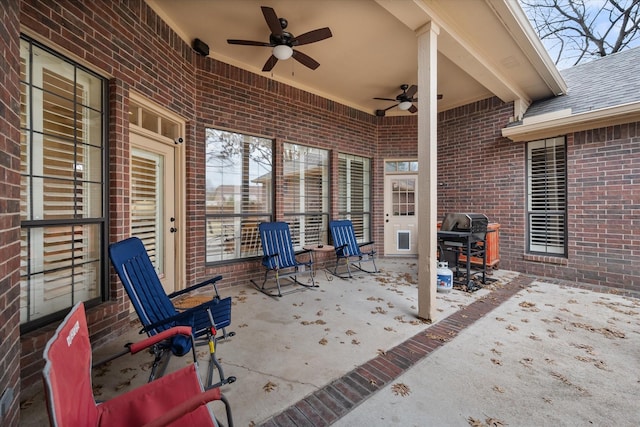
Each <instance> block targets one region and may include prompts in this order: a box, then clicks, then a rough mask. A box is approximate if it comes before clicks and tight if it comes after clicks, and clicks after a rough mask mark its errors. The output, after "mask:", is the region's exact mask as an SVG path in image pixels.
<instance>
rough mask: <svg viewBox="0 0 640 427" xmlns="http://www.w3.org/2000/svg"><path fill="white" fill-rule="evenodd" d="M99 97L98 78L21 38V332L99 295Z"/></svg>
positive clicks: (101, 197)
mask: <svg viewBox="0 0 640 427" xmlns="http://www.w3.org/2000/svg"><path fill="white" fill-rule="evenodd" d="M104 91H105V81H104V79H102V78H101V77H99V76H97V75H94V74H92V73H90V72H89V71H87V70H84V69H82V68H81V67H80V66H79V65H77V64H74V63H73V62H71V61H69V60H67V59H65V58H63V57H61V56H59V55H57V54H55V53H53V52H51V51H48V50H46V49H45V48H43V47H41V46H38V45H37V44H36V43H34V42H32V41H30V40H28V39H26V38H24V39H22V40H21V41H20V96H21V98H20V127H21V129H20V140H21V145H20V163H21V168H20V170H21V189H20V210H21V221H22V222H21V230H20V236H21V253H22V256H21V263H20V321H21V324H22V325H23V326H24V328H23V329H24V330H30V329H33V328H35V327H37V323H38V320H39V319H42V318H44V317H46V316H49V315H54V314H60V313H62V312H63V311H64V310H66V309H68V308H70V307H71V306H73V304H74V303H76V302H78V301H89V300H92V299H96V298H99V297H100V296H101V290H102V282H101V280H102V274H101V272H102V266H103V260H102V257H101V253H102V242H103V239H104V236H103V234H102V230H103V228H104V221H105V215H104V212H105V206H104V193H103V189H104V185H105V183H104V181H103V170H104V135H105V126H106V123H105V121H104V111H105V109H104V100H105V97H104ZM40 323H42V320H41V321H40Z"/></svg>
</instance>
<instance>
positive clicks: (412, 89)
mask: <svg viewBox="0 0 640 427" xmlns="http://www.w3.org/2000/svg"><path fill="white" fill-rule="evenodd" d="M417 91H418V86H416V85H411V87H410V88H409V89H407V98H413V95H415V94H416V92H417Z"/></svg>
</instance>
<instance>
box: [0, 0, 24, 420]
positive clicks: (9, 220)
mask: <svg viewBox="0 0 640 427" xmlns="http://www.w3.org/2000/svg"><path fill="white" fill-rule="evenodd" d="M19 3H20V2H19V1H18V0H9V1H5V2H3V5H2V7H0V34H2V37H1V38H0V50H2V52H3V55H2V56H0V70H2V73H0V176H1V177H2V178H3V182H2V187H3V188H2V192H0V324H1V325H2V327H1V328H0V331H1V332H0V396H2V395H5V393H7V394H6V395H5V396H10V395H11V394H13V400H12V401H9V405H8V410H7V413H6V414H0V425H3V426H11V425H17V424H18V421H19V419H20V413H19V405H18V404H17V402H19V394H20V370H19V368H20V363H19V357H20V354H19V353H18V352H17V351H16V349H17V348H18V346H19V339H20V311H19V299H18V298H19V287H17V286H15V285H16V284H17V283H18V282H19V280H20V270H19V267H20V243H19V239H20V174H19V171H20V136H19V129H20V117H19V115H18V113H19V111H20V97H19V93H20V92H19V84H20V61H19V52H20V50H19V35H20V32H19V23H18V11H19Z"/></svg>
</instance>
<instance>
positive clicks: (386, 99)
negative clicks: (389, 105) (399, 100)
mask: <svg viewBox="0 0 640 427" xmlns="http://www.w3.org/2000/svg"><path fill="white" fill-rule="evenodd" d="M373 99H379V100H380V101H391V102H396V100H395V99H392V98H373Z"/></svg>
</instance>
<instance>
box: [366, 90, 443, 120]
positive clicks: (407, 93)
mask: <svg viewBox="0 0 640 427" xmlns="http://www.w3.org/2000/svg"><path fill="white" fill-rule="evenodd" d="M400 89H401V90H402V93H401V94H400V95H398V96H396V97H395V99H392V98H373V99H379V100H381V101H393V102H397V104H395V105H392V106H391V107H387V108H385V109H384V110H376V116H380V117H383V116H384V115H385V113H386V112H387V110H390V109H392V108H393V107H398V108H399V109H400V110H403V111H409V112H410V113H415V112H416V111H418V107H416V106H415V104H414V102H418V98H417V97H414V96H415V94H416V92H417V91H418V86H416V85H411V86H409V85H408V84H403V85H401V86H400ZM438 99H442V95H440V94H438Z"/></svg>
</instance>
